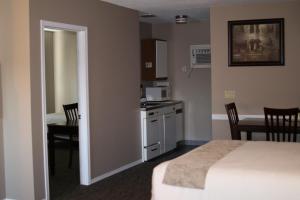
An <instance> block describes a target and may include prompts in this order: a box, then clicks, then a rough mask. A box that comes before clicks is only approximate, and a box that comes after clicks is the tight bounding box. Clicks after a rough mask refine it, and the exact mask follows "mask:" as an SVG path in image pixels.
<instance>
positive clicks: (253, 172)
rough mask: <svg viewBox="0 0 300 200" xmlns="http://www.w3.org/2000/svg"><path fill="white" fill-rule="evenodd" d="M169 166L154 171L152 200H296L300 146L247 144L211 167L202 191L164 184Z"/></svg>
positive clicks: (299, 190) (299, 182) (299, 188)
mask: <svg viewBox="0 0 300 200" xmlns="http://www.w3.org/2000/svg"><path fill="white" fill-rule="evenodd" d="M168 164H169V161H168V162H165V163H162V164H160V165H158V166H157V167H156V168H155V169H154V171H153V177H152V200H169V199H170V200H196V199H197V200H299V199H300V144H299V143H277V142H247V143H245V144H243V145H242V146H241V147H238V148H237V149H235V150H233V151H232V152H230V153H228V154H227V155H226V156H225V157H223V158H222V159H220V160H218V161H217V162H216V163H215V164H213V165H212V166H211V167H210V168H209V170H208V173H207V176H206V180H205V188H204V189H194V188H188V187H179V186H173V185H167V184H164V183H163V179H164V175H165V173H166V168H167V166H168Z"/></svg>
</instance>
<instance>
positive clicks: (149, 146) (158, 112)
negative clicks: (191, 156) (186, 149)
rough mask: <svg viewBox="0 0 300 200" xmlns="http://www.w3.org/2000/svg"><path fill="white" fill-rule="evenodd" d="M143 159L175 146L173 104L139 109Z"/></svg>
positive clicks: (145, 159)
mask: <svg viewBox="0 0 300 200" xmlns="http://www.w3.org/2000/svg"><path fill="white" fill-rule="evenodd" d="M141 122H142V123H141V130H142V155H143V161H147V160H149V159H151V158H154V157H156V156H159V155H160V154H162V153H165V152H168V151H170V150H172V149H175V148H176V112H175V105H168V106H165V107H162V108H158V109H154V110H150V111H141Z"/></svg>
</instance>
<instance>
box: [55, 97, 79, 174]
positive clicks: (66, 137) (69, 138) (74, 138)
mask: <svg viewBox="0 0 300 200" xmlns="http://www.w3.org/2000/svg"><path fill="white" fill-rule="evenodd" d="M63 108H64V112H65V116H66V120H67V123H70V124H74V123H77V120H78V119H79V115H78V103H73V104H67V105H63ZM56 140H59V141H65V142H68V143H69V164H68V166H69V168H70V167H71V166H72V161H73V151H74V146H75V145H76V144H77V143H78V133H77V134H73V133H72V132H70V133H63V134H60V133H55V134H54V141H56Z"/></svg>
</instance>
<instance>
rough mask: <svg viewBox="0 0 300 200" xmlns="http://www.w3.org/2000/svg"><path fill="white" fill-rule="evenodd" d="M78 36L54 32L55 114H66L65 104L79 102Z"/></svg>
mask: <svg viewBox="0 0 300 200" xmlns="http://www.w3.org/2000/svg"><path fill="white" fill-rule="evenodd" d="M77 84H78V78H77V34H76V33H75V32H70V31H56V32H54V92H55V95H54V100H55V103H54V104H55V112H64V110H63V106H62V105H64V104H71V103H76V102H78V86H77Z"/></svg>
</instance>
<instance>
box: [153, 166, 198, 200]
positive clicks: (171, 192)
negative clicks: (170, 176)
mask: <svg viewBox="0 0 300 200" xmlns="http://www.w3.org/2000/svg"><path fill="white" fill-rule="evenodd" d="M168 163H169V162H168V161H167V162H164V163H162V164H160V165H158V166H157V167H155V168H154V170H153V176H152V200H183V199H186V200H202V199H204V191H203V190H201V189H194V188H185V187H178V186H172V185H167V184H164V183H163V178H164V175H165V172H166V168H167V165H168Z"/></svg>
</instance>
